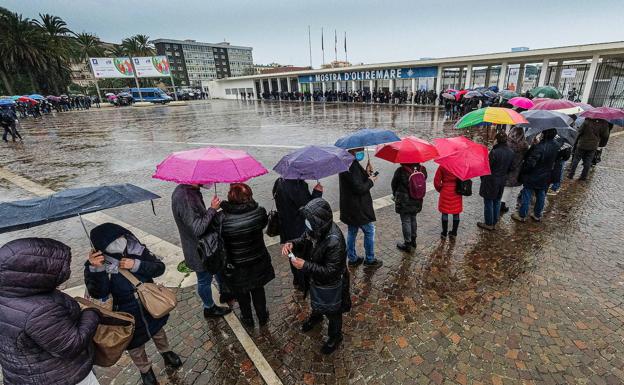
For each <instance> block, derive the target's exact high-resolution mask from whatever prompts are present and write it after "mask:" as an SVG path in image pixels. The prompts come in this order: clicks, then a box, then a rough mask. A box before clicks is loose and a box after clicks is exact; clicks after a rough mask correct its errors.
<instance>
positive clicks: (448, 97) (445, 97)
mask: <svg viewBox="0 0 624 385" xmlns="http://www.w3.org/2000/svg"><path fill="white" fill-rule="evenodd" d="M442 97H443V98H444V99H450V100H455V96H454V95H453V94H449V93H448V92H445V93H443V94H442Z"/></svg>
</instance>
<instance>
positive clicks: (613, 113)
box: [580, 107, 624, 120]
mask: <svg viewBox="0 0 624 385" xmlns="http://www.w3.org/2000/svg"><path fill="white" fill-rule="evenodd" d="M580 116H582V117H584V118H589V119H603V120H617V119H624V110H622V109H620V108H613V107H596V108H594V109H591V110H589V111H585V112H582V113H581V115H580Z"/></svg>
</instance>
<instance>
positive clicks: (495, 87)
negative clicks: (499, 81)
mask: <svg viewBox="0 0 624 385" xmlns="http://www.w3.org/2000/svg"><path fill="white" fill-rule="evenodd" d="M488 90H490V91H494V92H498V86H489V87H488Z"/></svg>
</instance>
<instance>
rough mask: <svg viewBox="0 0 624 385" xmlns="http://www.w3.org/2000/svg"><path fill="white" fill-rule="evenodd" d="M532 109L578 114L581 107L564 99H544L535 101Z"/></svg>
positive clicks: (581, 110)
mask: <svg viewBox="0 0 624 385" xmlns="http://www.w3.org/2000/svg"><path fill="white" fill-rule="evenodd" d="M532 109H533V110H550V111H558V112H562V113H564V114H567V115H572V114H578V113H579V112H583V109H582V108H581V107H579V106H577V105H576V104H575V103H574V102H571V101H569V100H565V99H546V100H542V101H539V102H537V103H535V105H534V106H533V108H532Z"/></svg>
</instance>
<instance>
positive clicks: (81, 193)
mask: <svg viewBox="0 0 624 385" xmlns="http://www.w3.org/2000/svg"><path fill="white" fill-rule="evenodd" d="M157 198H160V196H158V195H156V194H154V193H151V192H149V191H147V190H144V189H142V188H140V187H137V186H134V185H131V184H120V185H113V186H98V187H85V188H75V189H68V190H64V191H61V192H57V193H55V194H52V195H49V196H47V197H43V198H35V199H26V200H21V201H14V202H3V203H0V233H5V232H8V231H15V230H21V229H26V228H29V227H33V226H38V225H43V224H45V223H50V222H55V221H60V220H62V219H66V218H71V217H74V216H77V215H82V214H88V213H92V212H96V211H100V210H104V209H110V208H112V207H118V206H123V205H127V204H130V203H137V202H142V201H146V200H152V199H157Z"/></svg>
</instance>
